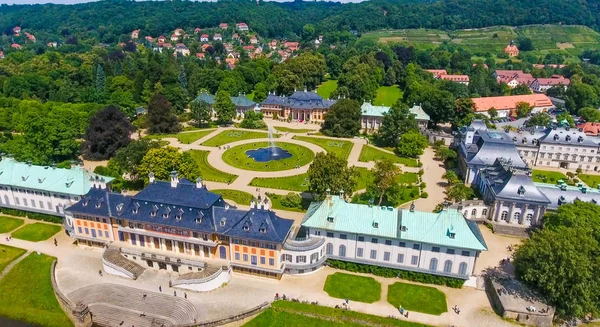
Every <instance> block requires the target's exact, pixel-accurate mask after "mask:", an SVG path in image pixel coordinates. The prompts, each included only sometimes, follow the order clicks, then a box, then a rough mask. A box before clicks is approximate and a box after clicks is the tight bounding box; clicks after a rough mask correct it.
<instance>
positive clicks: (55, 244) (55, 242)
mask: <svg viewBox="0 0 600 327" xmlns="http://www.w3.org/2000/svg"><path fill="white" fill-rule="evenodd" d="M54 246H58V241H57V240H56V238H55V239H54Z"/></svg>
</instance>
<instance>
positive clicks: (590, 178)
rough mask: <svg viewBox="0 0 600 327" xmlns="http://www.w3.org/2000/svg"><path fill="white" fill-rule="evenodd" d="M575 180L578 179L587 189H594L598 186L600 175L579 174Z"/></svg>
mask: <svg viewBox="0 0 600 327" xmlns="http://www.w3.org/2000/svg"><path fill="white" fill-rule="evenodd" d="M576 178H579V179H580V180H581V181H582V182H584V183H585V184H587V186H589V187H594V188H595V187H598V185H600V175H590V174H579V175H577V177H576Z"/></svg>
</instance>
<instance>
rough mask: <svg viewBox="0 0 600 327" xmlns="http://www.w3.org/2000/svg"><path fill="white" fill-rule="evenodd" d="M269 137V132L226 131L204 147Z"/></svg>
mask: <svg viewBox="0 0 600 327" xmlns="http://www.w3.org/2000/svg"><path fill="white" fill-rule="evenodd" d="M267 137H268V134H267V132H253V131H244V130H236V129H231V130H226V131H222V132H221V133H219V134H217V135H215V136H214V137H212V138H210V139H208V140H206V141H205V142H204V143H202V145H205V146H221V145H224V144H228V143H231V142H236V141H241V140H251V139H266V138H267ZM273 137H279V135H277V134H275V135H273Z"/></svg>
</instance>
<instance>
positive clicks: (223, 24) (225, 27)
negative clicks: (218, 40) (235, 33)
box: [219, 23, 229, 30]
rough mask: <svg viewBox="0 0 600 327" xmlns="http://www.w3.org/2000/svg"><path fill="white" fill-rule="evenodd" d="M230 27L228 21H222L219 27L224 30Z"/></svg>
mask: <svg viewBox="0 0 600 327" xmlns="http://www.w3.org/2000/svg"><path fill="white" fill-rule="evenodd" d="M228 27H229V25H228V24H227V23H221V24H219V28H220V29H222V30H226V29H227V28H228Z"/></svg>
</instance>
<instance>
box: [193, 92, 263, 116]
mask: <svg viewBox="0 0 600 327" xmlns="http://www.w3.org/2000/svg"><path fill="white" fill-rule="evenodd" d="M194 101H196V102H197V101H204V102H206V103H207V104H208V105H209V106H210V107H211V108H212V106H213V105H214V104H215V96H214V95H212V94H208V93H206V92H204V91H202V92H200V94H199V95H198V96H197V97H196V99H194ZM231 101H232V102H233V104H235V111H236V114H237V115H242V116H243V115H244V114H245V113H246V112H248V111H249V110H258V109H257V108H256V102H254V101H252V100H250V99H248V97H247V96H246V95H245V94H242V95H238V96H234V97H231ZM215 114H216V113H215V112H214V110H213V115H215Z"/></svg>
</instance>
